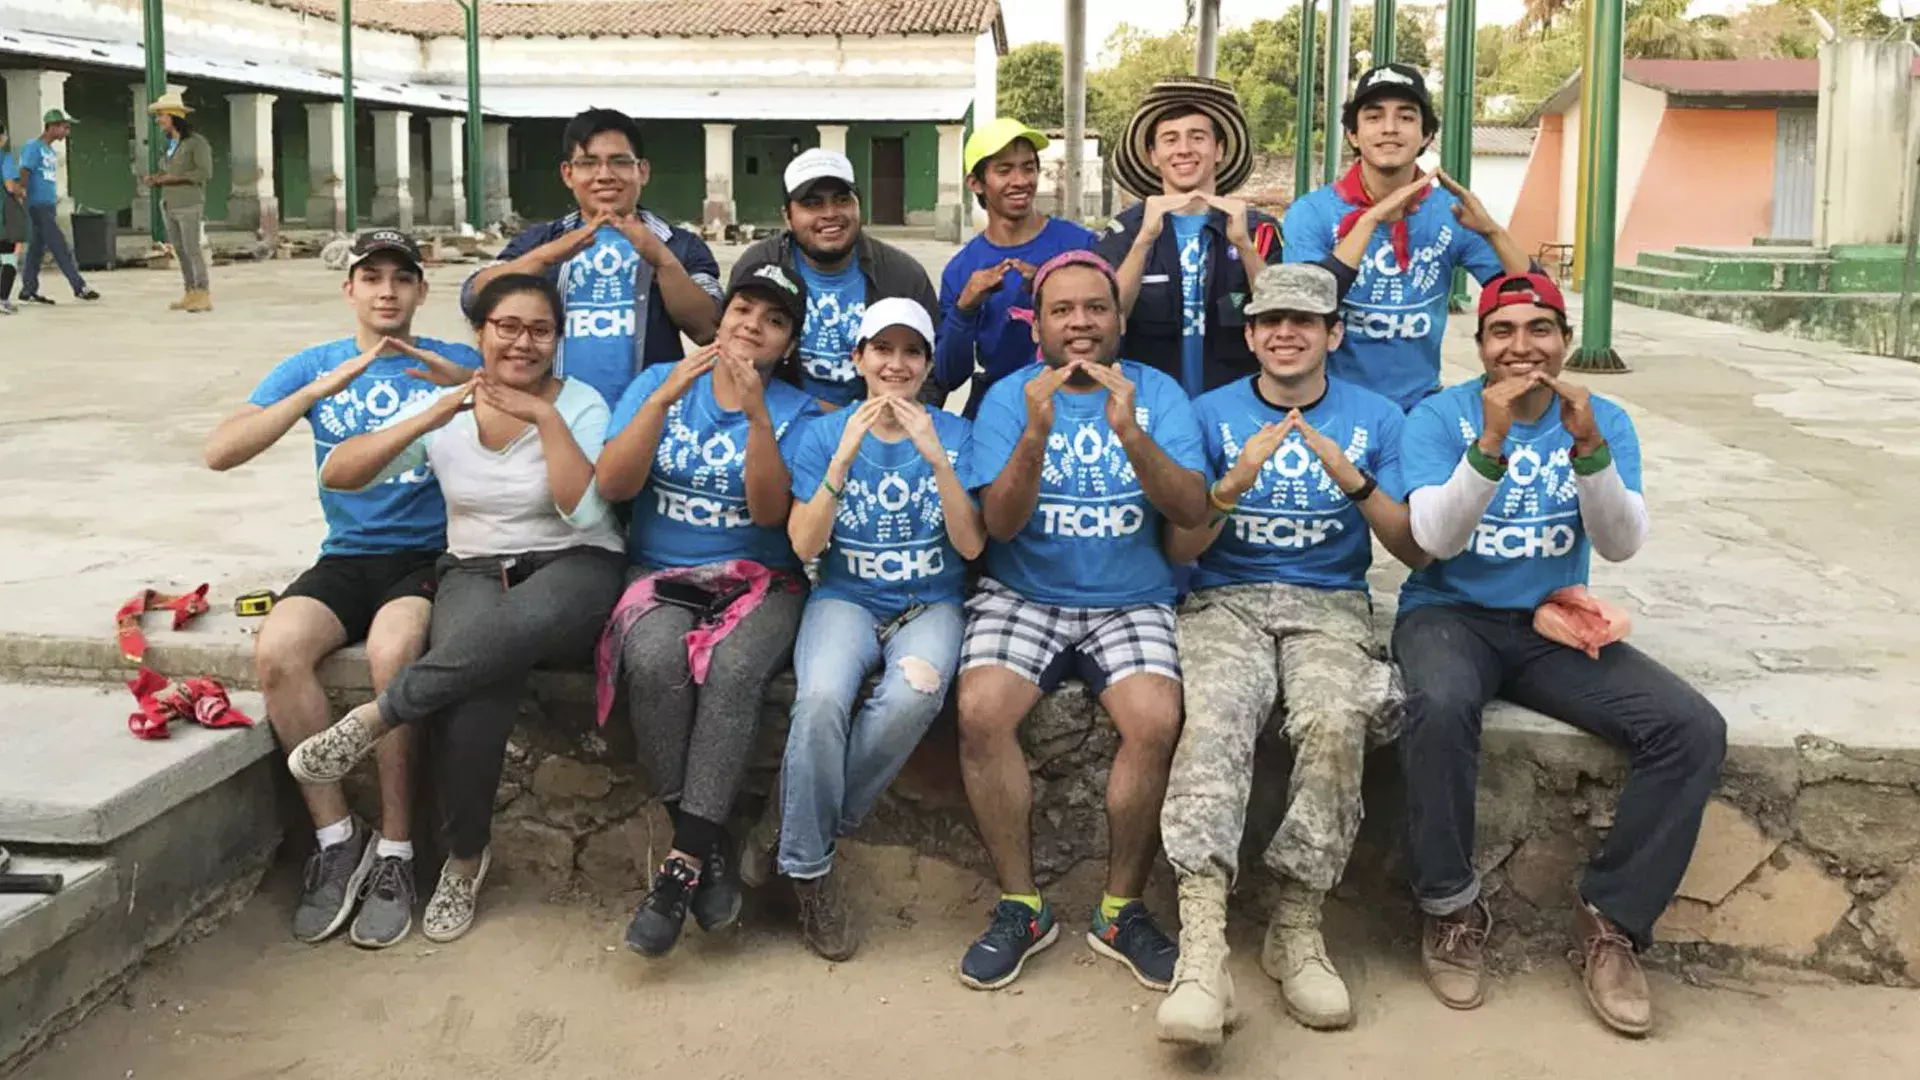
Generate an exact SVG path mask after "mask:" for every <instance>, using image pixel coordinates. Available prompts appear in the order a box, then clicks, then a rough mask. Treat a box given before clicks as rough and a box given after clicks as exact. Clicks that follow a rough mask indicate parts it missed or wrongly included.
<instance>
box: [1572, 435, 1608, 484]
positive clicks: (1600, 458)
mask: <svg viewBox="0 0 1920 1080" xmlns="http://www.w3.org/2000/svg"><path fill="white" fill-rule="evenodd" d="M1611 464H1613V451H1612V450H1609V449H1608V448H1607V444H1606V443H1601V444H1600V445H1599V446H1598V447H1597V448H1595V450H1594V451H1593V453H1591V454H1588V455H1587V456H1586V457H1577V458H1574V459H1573V475H1575V476H1592V475H1593V474H1595V473H1598V472H1605V471H1606V468H1607V466H1609V465H1611Z"/></svg>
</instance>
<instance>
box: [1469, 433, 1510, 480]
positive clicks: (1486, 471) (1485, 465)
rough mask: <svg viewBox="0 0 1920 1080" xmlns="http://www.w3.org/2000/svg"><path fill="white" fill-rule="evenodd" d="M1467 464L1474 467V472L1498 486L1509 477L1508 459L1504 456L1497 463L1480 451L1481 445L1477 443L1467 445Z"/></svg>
mask: <svg viewBox="0 0 1920 1080" xmlns="http://www.w3.org/2000/svg"><path fill="white" fill-rule="evenodd" d="M1467 464H1468V465H1471V466H1473V471H1474V472H1477V473H1479V474H1480V475H1481V476H1484V477H1486V478H1487V479H1489V480H1491V481H1493V482H1494V483H1496V484H1497V483H1499V482H1500V481H1501V480H1502V479H1503V478H1505V477H1506V475H1507V461H1506V457H1505V456H1504V455H1502V456H1501V458H1500V460H1498V461H1495V460H1494V459H1493V458H1490V457H1488V456H1487V455H1486V452H1485V451H1483V450H1481V449H1480V444H1479V443H1477V442H1476V443H1468V444H1467Z"/></svg>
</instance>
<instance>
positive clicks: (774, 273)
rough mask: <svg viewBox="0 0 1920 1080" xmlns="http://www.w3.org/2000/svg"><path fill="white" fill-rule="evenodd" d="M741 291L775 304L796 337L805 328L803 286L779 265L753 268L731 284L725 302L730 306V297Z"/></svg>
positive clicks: (795, 276) (805, 299)
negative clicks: (789, 323)
mask: <svg viewBox="0 0 1920 1080" xmlns="http://www.w3.org/2000/svg"><path fill="white" fill-rule="evenodd" d="M743 292H750V293H753V294H754V295H755V296H760V297H765V298H766V299H768V300H771V301H773V302H774V303H776V304H778V305H779V306H780V309H781V310H782V311H785V312H786V313H787V317H788V318H790V319H792V320H793V332H794V333H795V334H796V335H797V334H799V333H800V328H801V327H802V326H805V325H806V322H807V283H806V282H805V281H804V280H802V279H801V278H800V276H799V275H797V274H795V273H793V272H792V271H790V270H788V269H787V268H786V267H784V266H781V265H780V264H779V263H767V264H766V265H764V266H760V267H756V268H755V269H754V270H752V271H751V272H749V273H747V274H746V275H744V276H743V277H741V278H740V280H738V281H736V282H734V283H733V288H732V289H731V290H730V291H729V292H728V293H727V302H728V303H732V302H733V298H734V297H735V296H738V295H739V294H741V293H743Z"/></svg>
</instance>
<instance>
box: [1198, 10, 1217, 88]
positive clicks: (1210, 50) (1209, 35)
mask: <svg viewBox="0 0 1920 1080" xmlns="http://www.w3.org/2000/svg"><path fill="white" fill-rule="evenodd" d="M1195 14H1196V15H1198V16H1199V33H1198V34H1197V35H1195V37H1194V42H1193V73H1194V74H1195V75H1198V76H1200V77H1201V78H1203V79H1211V78H1213V73H1214V70H1215V68H1216V66H1217V64H1218V61H1219V58H1220V0H1197V7H1196V10H1195Z"/></svg>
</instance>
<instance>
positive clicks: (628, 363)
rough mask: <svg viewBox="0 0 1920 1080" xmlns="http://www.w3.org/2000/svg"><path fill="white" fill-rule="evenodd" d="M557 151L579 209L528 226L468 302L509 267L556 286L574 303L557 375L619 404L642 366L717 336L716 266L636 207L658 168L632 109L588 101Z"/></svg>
mask: <svg viewBox="0 0 1920 1080" xmlns="http://www.w3.org/2000/svg"><path fill="white" fill-rule="evenodd" d="M561 148H562V152H563V153H565V154H566V158H565V159H564V160H563V161H561V163H560V179H561V180H562V181H564V182H565V183H566V185H567V188H568V190H570V191H571V192H573V198H574V201H575V203H576V205H577V207H578V209H576V210H574V211H573V212H572V213H570V214H568V215H567V216H566V217H563V218H561V219H559V220H557V221H549V222H546V223H544V224H541V225H533V226H529V227H528V228H526V229H524V230H522V231H521V233H520V235H518V236H516V237H514V238H513V241H512V242H511V243H509V244H508V245H507V246H506V249H505V250H503V251H502V252H500V257H499V258H498V259H496V260H495V261H494V262H493V264H492V265H490V266H487V267H484V268H482V269H481V270H480V271H479V272H478V273H476V274H474V275H473V276H472V277H471V278H468V279H467V284H466V287H465V288H464V289H462V290H461V295H460V299H461V306H463V307H464V306H466V305H467V304H468V303H470V302H471V301H472V298H473V297H474V295H475V294H476V293H477V292H478V291H479V289H480V287H481V286H483V285H485V284H486V283H487V282H489V281H492V280H493V279H494V278H497V277H499V276H501V275H503V274H537V275H539V276H541V277H545V278H546V279H548V280H549V281H552V282H554V283H555V284H556V285H558V286H559V288H560V295H561V297H562V298H563V299H564V300H565V301H566V305H567V317H566V327H565V331H564V335H563V337H562V340H561V345H560V355H559V356H558V358H556V360H555V362H554V374H555V375H560V376H565V377H567V378H573V379H579V380H580V381H582V382H584V383H586V384H588V385H589V386H592V387H593V388H594V389H595V390H598V391H600V395H601V396H602V397H604V398H606V399H607V402H608V404H609V405H612V403H614V402H617V401H619V400H620V396H621V395H622V394H623V393H625V392H626V389H627V384H628V383H631V382H632V381H633V377H634V376H635V375H637V374H639V373H640V369H641V368H644V367H646V366H648V365H650V364H663V363H674V362H677V361H678V360H680V359H681V358H682V357H683V356H685V355H686V352H685V348H684V347H683V346H682V345H681V342H680V336H681V335H682V334H685V335H686V336H687V337H689V338H692V339H693V341H694V342H695V343H697V344H701V345H705V344H707V343H708V342H711V341H712V340H713V334H714V330H715V328H716V327H718V326H719V325H720V264H719V263H718V262H716V261H715V260H714V257H713V251H712V250H711V249H710V248H708V247H707V242H706V241H704V240H702V239H700V237H698V236H696V235H694V234H693V233H690V232H688V231H687V230H685V229H682V228H678V227H676V226H674V225H672V224H669V223H668V222H667V221H666V219H664V218H662V217H660V216H659V215H658V214H655V213H654V212H652V211H651V210H648V209H646V208H645V207H643V206H641V205H640V194H641V192H642V190H644V189H645V188H646V185H647V180H648V178H649V177H650V176H651V175H652V168H653V167H652V165H651V164H650V163H649V162H648V161H647V159H646V156H645V154H644V153H643V151H642V145H641V140H640V125H638V124H636V123H634V121H633V118H632V117H630V116H628V115H627V114H625V113H622V112H618V111H616V110H613V109H588V110H587V111H585V112H583V113H581V114H580V115H578V116H576V117H574V118H573V119H572V120H571V121H569V122H568V123H567V128H566V132H565V133H564V134H563V135H562V136H561Z"/></svg>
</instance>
